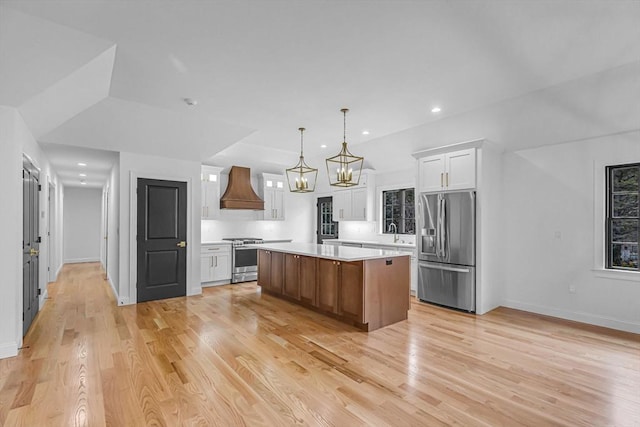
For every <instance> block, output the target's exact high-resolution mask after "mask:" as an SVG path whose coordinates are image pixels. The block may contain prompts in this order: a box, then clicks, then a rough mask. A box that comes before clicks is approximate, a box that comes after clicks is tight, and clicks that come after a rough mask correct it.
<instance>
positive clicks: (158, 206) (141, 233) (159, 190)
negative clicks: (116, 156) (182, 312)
mask: <svg viewBox="0 0 640 427" xmlns="http://www.w3.org/2000/svg"><path fill="white" fill-rule="evenodd" d="M137 220H138V221H137V223H138V233H137V239H138V242H137V248H138V253H137V266H138V281H137V291H138V297H137V300H138V302H144V301H151V300H156V299H163V298H173V297H179V296H185V295H186V290H187V249H186V241H187V184H186V183H185V182H175V181H163V180H154V179H144V178H139V179H138V219H137Z"/></svg>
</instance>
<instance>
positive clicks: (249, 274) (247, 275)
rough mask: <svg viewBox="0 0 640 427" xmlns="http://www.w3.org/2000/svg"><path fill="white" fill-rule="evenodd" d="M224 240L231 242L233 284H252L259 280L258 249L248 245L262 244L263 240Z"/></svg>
mask: <svg viewBox="0 0 640 427" xmlns="http://www.w3.org/2000/svg"><path fill="white" fill-rule="evenodd" d="M222 240H228V241H231V245H232V249H233V250H232V251H231V265H232V267H233V268H232V270H231V283H240V282H251V281H253V280H258V249H256V248H254V247H247V246H246V245H253V244H260V243H262V242H263V240H262V239H258V238H256V237H229V238H225V239H222Z"/></svg>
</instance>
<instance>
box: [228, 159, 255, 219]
mask: <svg viewBox="0 0 640 427" xmlns="http://www.w3.org/2000/svg"><path fill="white" fill-rule="evenodd" d="M220 208H221V209H251V210H256V211H263V210H264V200H262V199H261V198H260V197H258V195H257V194H256V193H255V191H253V188H252V187H251V169H249V168H243V167H240V166H231V171H230V172H229V184H228V185H227V189H226V190H225V192H224V194H223V195H222V197H221V198H220Z"/></svg>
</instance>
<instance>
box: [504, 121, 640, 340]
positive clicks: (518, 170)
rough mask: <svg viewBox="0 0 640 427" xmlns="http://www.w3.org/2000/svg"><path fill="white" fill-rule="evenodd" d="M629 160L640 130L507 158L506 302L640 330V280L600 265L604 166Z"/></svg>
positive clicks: (637, 158)
mask: <svg viewBox="0 0 640 427" xmlns="http://www.w3.org/2000/svg"><path fill="white" fill-rule="evenodd" d="M631 162H640V132H639V131H634V132H629V133H624V134H617V135H610V136H604V137H598V138H593V139H590V140H585V141H578V142H572V143H566V144H560V145H554V146H547V147H541V148H537V149H531V150H522V151H518V152H515V153H509V154H506V155H505V157H504V166H505V176H504V183H505V204H506V221H505V233H506V243H505V247H506V249H507V250H506V251H504V257H505V258H504V268H505V269H506V270H505V271H506V283H507V286H506V289H505V292H506V298H505V302H504V304H505V305H506V306H509V307H514V308H519V309H523V310H527V311H533V312H537V313H542V314H548V315H552V316H558V317H563V318H566V319H572V320H577V321H581V322H587V323H592V324H596V325H602V326H608V327H613V328H617V329H622V330H627V331H633V332H636V333H638V332H640V277H638V274H635V276H633V275H631V274H628V275H626V276H625V275H619V276H618V277H616V275H612V274H606V272H603V271H601V270H600V269H601V267H602V245H603V242H602V238H603V237H602V236H603V233H602V230H603V229H604V224H603V223H602V221H601V217H602V212H603V210H604V206H603V203H604V197H603V193H604V185H603V183H604V165H607V164H609V165H613V164H621V163H631ZM594 188H596V190H595V191H594ZM598 218H600V219H598ZM628 276H631V277H628ZM569 287H575V293H572V292H570V290H569Z"/></svg>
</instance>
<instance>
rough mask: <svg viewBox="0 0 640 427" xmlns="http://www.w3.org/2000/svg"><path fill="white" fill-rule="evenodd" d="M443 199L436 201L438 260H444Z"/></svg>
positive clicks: (445, 238) (445, 239)
mask: <svg viewBox="0 0 640 427" xmlns="http://www.w3.org/2000/svg"><path fill="white" fill-rule="evenodd" d="M444 203H445V199H444V197H442V198H441V199H440V200H438V253H439V257H440V259H446V241H447V235H446V221H447V219H446V215H445V204H444Z"/></svg>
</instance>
